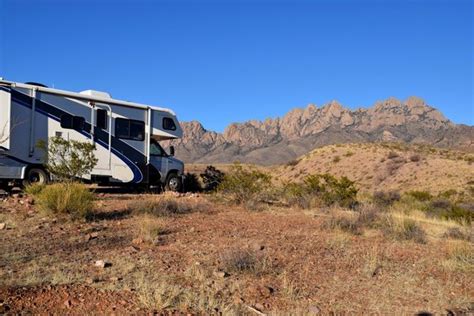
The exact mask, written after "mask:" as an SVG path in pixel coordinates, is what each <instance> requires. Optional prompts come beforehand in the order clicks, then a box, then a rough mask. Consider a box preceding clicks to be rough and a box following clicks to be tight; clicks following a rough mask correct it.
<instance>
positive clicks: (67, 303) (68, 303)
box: [64, 300, 72, 308]
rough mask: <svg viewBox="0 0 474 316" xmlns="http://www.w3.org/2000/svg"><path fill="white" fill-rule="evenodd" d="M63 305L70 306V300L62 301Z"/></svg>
mask: <svg viewBox="0 0 474 316" xmlns="http://www.w3.org/2000/svg"><path fill="white" fill-rule="evenodd" d="M64 305H65V306H66V307H67V308H71V305H72V304H71V301H70V300H66V301H65V302H64Z"/></svg>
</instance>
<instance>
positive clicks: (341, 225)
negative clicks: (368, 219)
mask: <svg viewBox="0 0 474 316" xmlns="http://www.w3.org/2000/svg"><path fill="white" fill-rule="evenodd" d="M357 219H358V215H357V214H356V213H355V212H347V211H337V210H332V211H330V213H329V215H328V217H327V218H326V219H325V220H324V221H323V223H322V228H323V229H330V230H334V229H338V230H342V231H345V232H348V233H351V234H354V235H361V234H362V226H361V225H360V223H359V222H358V220H357Z"/></svg>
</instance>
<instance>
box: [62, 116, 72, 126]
mask: <svg viewBox="0 0 474 316" xmlns="http://www.w3.org/2000/svg"><path fill="white" fill-rule="evenodd" d="M61 127H62V128H72V115H69V114H64V115H61Z"/></svg>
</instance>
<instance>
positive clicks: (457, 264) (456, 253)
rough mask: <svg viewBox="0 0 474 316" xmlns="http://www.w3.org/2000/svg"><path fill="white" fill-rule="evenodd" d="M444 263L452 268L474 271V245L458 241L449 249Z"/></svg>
mask: <svg viewBox="0 0 474 316" xmlns="http://www.w3.org/2000/svg"><path fill="white" fill-rule="evenodd" d="M443 265H444V266H445V267H446V268H448V269H450V270H460V271H466V272H472V273H474V247H473V246H472V244H468V243H465V242H463V243H460V244H458V243H456V244H454V245H453V246H451V247H450V248H449V249H448V256H447V260H445V261H444V262H443Z"/></svg>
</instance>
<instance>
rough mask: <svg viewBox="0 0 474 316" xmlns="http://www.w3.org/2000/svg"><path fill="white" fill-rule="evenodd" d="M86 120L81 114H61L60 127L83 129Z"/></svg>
mask: <svg viewBox="0 0 474 316" xmlns="http://www.w3.org/2000/svg"><path fill="white" fill-rule="evenodd" d="M85 122H86V120H85V119H84V118H83V117H82V116H72V115H70V114H64V115H61V127H62V128H69V129H77V130H83V129H84V125H85Z"/></svg>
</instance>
